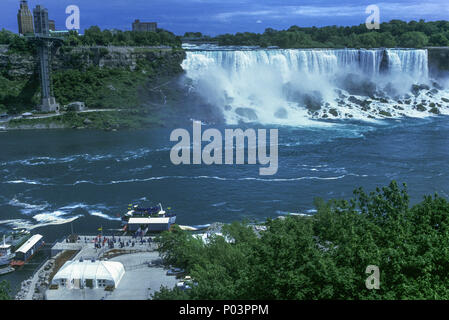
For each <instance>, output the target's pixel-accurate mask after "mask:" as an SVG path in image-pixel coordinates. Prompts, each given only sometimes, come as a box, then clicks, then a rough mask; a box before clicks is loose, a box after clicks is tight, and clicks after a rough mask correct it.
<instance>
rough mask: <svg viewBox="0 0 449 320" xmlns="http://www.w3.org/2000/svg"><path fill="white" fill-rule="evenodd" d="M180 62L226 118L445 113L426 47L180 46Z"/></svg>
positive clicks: (297, 121) (306, 119) (305, 120)
mask: <svg viewBox="0 0 449 320" xmlns="http://www.w3.org/2000/svg"><path fill="white" fill-rule="evenodd" d="M182 67H183V68H184V70H185V71H186V77H187V79H188V83H189V85H191V87H192V89H193V90H194V91H195V92H196V93H198V94H199V95H200V96H201V97H202V98H203V99H204V100H205V101H206V102H207V103H208V104H210V105H212V106H215V107H216V108H218V109H219V110H221V112H222V114H223V116H224V119H225V121H226V122H227V123H228V124H237V123H239V122H257V123H261V124H279V125H292V126H298V125H299V126H301V125H307V126H308V125H327V124H328V122H323V121H319V120H320V119H333V118H353V119H361V120H371V119H382V118H386V117H403V116H411V117H423V116H428V115H435V114H439V113H449V110H448V108H449V104H448V103H447V102H445V101H444V100H445V99H448V98H449V94H448V91H446V90H443V88H442V86H441V85H439V84H437V83H436V82H435V81H433V80H431V79H429V76H428V73H429V72H428V61H427V50H411V49H372V50H364V49H361V50H357V49H341V50H321V49H316V50H315V49H285V50H269V49H265V50H264V49H257V50H211V51H208V50H202V51H188V52H187V57H186V59H185V60H184V62H183V64H182ZM446 96H447V98H445V97H446ZM448 101H449V100H448Z"/></svg>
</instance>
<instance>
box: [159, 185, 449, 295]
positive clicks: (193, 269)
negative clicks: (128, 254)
mask: <svg viewBox="0 0 449 320" xmlns="http://www.w3.org/2000/svg"><path fill="white" fill-rule="evenodd" d="M315 204H316V208H317V213H316V214H315V215H313V216H311V217H301V216H287V217H285V218H284V219H274V220H271V219H268V220H267V221H266V222H265V223H264V224H263V227H264V228H265V229H266V230H265V231H260V232H254V228H252V227H251V226H250V225H249V224H247V223H242V222H234V223H232V224H229V225H225V226H223V228H222V233H223V236H219V235H215V236H211V237H210V238H209V240H208V241H207V243H205V242H204V241H202V240H201V239H198V238H195V237H192V235H191V234H189V233H188V232H186V231H182V230H180V229H175V230H174V231H173V232H170V233H168V232H167V233H164V234H162V235H161V236H160V237H159V239H158V243H159V252H160V254H161V255H162V257H163V259H164V262H165V264H167V265H171V266H173V267H178V268H182V269H184V270H185V271H186V273H187V274H189V275H190V276H191V277H192V279H194V283H196V285H193V286H191V288H190V289H188V290H181V289H179V288H174V289H170V288H161V290H160V291H159V292H157V293H156V294H155V295H154V298H155V299H219V300H228V299H229V300H231V299H255V300H271V299H279V300H290V299H293V300H309V299H310V300H312V299H313V300H314V299H344V300H347V299H351V300H352V299H380V300H394V299H448V298H449V273H448V270H449V256H448V255H449V253H448V250H447V248H448V245H449V202H448V201H447V199H445V198H442V197H440V196H438V195H436V194H435V195H434V196H424V198H423V200H422V201H421V202H420V203H418V204H415V205H413V206H411V205H410V203H409V197H408V194H407V188H406V185H405V184H404V185H403V186H402V187H401V186H399V185H398V184H397V183H396V182H395V181H393V182H391V183H390V185H389V186H387V187H383V188H378V189H376V190H375V191H374V192H371V193H369V194H368V193H365V192H364V191H363V190H362V189H361V188H360V189H357V190H355V191H354V196H353V198H352V199H351V200H349V201H347V200H330V201H328V202H325V201H323V200H320V199H317V200H316V201H315ZM370 265H374V266H376V267H378V268H379V271H380V279H379V280H380V286H379V289H377V290H376V289H374V290H370V289H368V288H367V286H366V280H367V278H368V277H369V276H370V274H368V273H366V270H367V267H368V266H370Z"/></svg>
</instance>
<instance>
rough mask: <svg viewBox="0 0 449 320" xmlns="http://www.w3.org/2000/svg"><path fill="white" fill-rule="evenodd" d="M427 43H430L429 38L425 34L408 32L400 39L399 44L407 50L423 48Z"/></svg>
mask: <svg viewBox="0 0 449 320" xmlns="http://www.w3.org/2000/svg"><path fill="white" fill-rule="evenodd" d="M427 43H429V38H428V37H427V36H426V34H425V33H423V32H419V31H410V32H406V33H404V34H402V35H401V36H400V38H399V44H400V45H401V46H402V47H406V48H422V47H424V46H426V45H427Z"/></svg>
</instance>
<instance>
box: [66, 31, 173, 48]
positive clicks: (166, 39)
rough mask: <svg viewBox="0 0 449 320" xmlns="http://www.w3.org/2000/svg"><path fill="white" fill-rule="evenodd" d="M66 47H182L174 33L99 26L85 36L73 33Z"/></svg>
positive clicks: (67, 39) (85, 33)
mask: <svg viewBox="0 0 449 320" xmlns="http://www.w3.org/2000/svg"><path fill="white" fill-rule="evenodd" d="M65 43H66V45H70V46H76V45H84V46H109V45H112V46H161V45H165V46H171V47H175V48H178V47H180V46H181V38H180V37H178V36H176V35H174V34H173V33H171V32H169V31H166V30H163V29H157V31H156V32H137V31H121V30H114V31H111V30H101V29H100V28H99V27H98V26H92V27H90V28H89V29H86V30H85V31H84V35H78V34H77V33H76V32H74V31H71V32H70V34H69V36H67V37H66V39H65Z"/></svg>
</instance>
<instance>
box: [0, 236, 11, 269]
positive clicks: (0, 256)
mask: <svg viewBox="0 0 449 320" xmlns="http://www.w3.org/2000/svg"><path fill="white" fill-rule="evenodd" d="M14 257H15V254H14V253H13V252H12V245H11V244H8V243H6V236H3V243H2V244H1V245H0V268H3V267H5V266H8V265H9V264H10V262H11V260H12V259H14Z"/></svg>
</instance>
